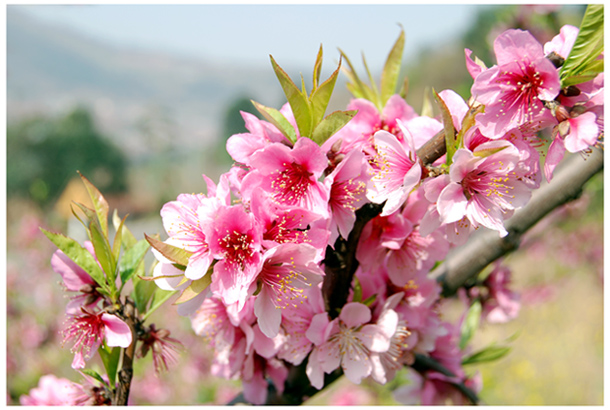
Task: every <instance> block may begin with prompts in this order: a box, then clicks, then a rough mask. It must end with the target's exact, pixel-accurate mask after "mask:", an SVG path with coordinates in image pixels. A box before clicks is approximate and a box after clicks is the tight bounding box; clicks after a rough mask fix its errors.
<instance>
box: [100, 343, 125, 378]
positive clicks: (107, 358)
mask: <svg viewBox="0 0 610 410" xmlns="http://www.w3.org/2000/svg"><path fill="white" fill-rule="evenodd" d="M97 352H98V353H99V354H100V357H101V359H102V363H104V368H105V369H106V374H107V375H108V380H109V381H110V385H111V386H114V385H115V383H116V372H117V369H118V368H119V358H120V357H121V355H120V353H121V348H120V347H119V346H116V347H113V348H112V350H111V351H110V353H109V352H108V351H106V349H105V348H104V346H100V348H99V349H97Z"/></svg>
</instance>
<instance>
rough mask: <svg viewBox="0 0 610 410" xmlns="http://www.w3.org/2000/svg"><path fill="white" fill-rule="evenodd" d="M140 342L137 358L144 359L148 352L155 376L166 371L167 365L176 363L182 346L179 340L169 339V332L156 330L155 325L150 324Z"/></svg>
mask: <svg viewBox="0 0 610 410" xmlns="http://www.w3.org/2000/svg"><path fill="white" fill-rule="evenodd" d="M141 340H142V345H141V346H140V350H139V351H138V357H145V356H146V354H147V353H148V351H149V350H150V352H151V353H152V357H153V364H154V368H155V373H156V374H159V373H161V372H162V371H167V369H168V365H169V364H176V363H178V352H179V351H180V349H182V348H183V346H182V343H180V341H179V340H177V339H174V338H173V337H170V331H169V330H166V329H159V330H157V329H156V327H155V325H154V324H151V325H150V327H149V329H148V330H147V332H146V334H145V336H144V337H143V338H141Z"/></svg>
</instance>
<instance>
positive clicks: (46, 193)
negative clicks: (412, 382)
mask: <svg viewBox="0 0 610 410" xmlns="http://www.w3.org/2000/svg"><path fill="white" fill-rule="evenodd" d="M584 9H585V6H575V7H570V8H563V7H560V6H516V5H512V6H494V7H485V8H483V7H482V8H481V10H480V12H479V14H478V15H477V18H476V23H475V24H473V25H472V29H470V30H469V31H467V32H466V33H464V34H463V35H462V36H460V37H456V38H453V39H450V40H449V41H448V42H447V43H446V44H445V45H443V46H439V47H438V48H430V49H423V50H420V52H419V54H418V56H417V58H414V59H412V60H409V61H404V64H403V69H402V75H403V76H406V77H408V80H409V92H408V95H407V101H408V102H409V104H411V105H412V106H413V107H414V108H415V110H416V111H418V112H420V111H421V107H422V105H423V103H424V98H425V95H426V93H429V92H430V90H431V89H435V90H437V91H440V90H442V89H446V88H451V89H453V90H455V91H456V92H458V93H459V94H461V95H462V96H463V97H465V98H467V97H468V96H469V90H470V86H471V85H472V79H471V77H470V76H469V74H468V72H467V71H466V67H465V63H464V52H463V49H464V48H465V47H466V48H469V49H471V50H473V52H474V55H476V56H478V57H479V58H481V59H482V60H483V61H485V63H486V64H487V66H491V65H493V64H494V63H495V61H494V59H493V51H492V50H493V49H492V45H491V41H492V40H493V38H495V36H496V35H497V34H499V33H500V32H502V31H503V30H505V29H507V28H511V27H513V28H523V29H527V30H530V31H531V32H532V33H533V34H534V35H535V36H536V37H537V38H538V40H539V41H540V42H541V43H544V42H546V41H548V40H550V39H551V38H552V36H553V35H555V34H556V33H557V32H558V30H559V28H560V27H561V26H562V25H563V24H573V25H576V26H578V24H579V22H580V19H581V17H582V14H583V13H584ZM9 21H10V20H9ZM405 29H406V33H407V43H408V42H409V35H408V27H406V28H405ZM9 40H10V35H9ZM393 40H394V39H388V42H387V44H381V45H380V47H385V48H387V49H388V50H389V48H390V46H391V44H392V41H393ZM10 49H11V43H10V41H9V51H10ZM312 57H313V56H312ZM11 58H14V57H11V54H10V53H9V67H10V62H11ZM352 59H353V61H354V59H355V57H352ZM312 61H313V60H312ZM246 69H247V67H246ZM301 69H302V70H308V69H309V67H304V68H301ZM245 72H247V71H245ZM268 72H269V73H271V68H270V67H269V70H268ZM13 73H14V71H13ZM243 73H244V72H242V75H243ZM85 74H86V73H84V74H83V75H85ZM270 75H271V76H272V74H270ZM374 75H375V73H374ZM11 78H14V77H11V71H10V70H9V90H10V87H11ZM79 78H80V77H79ZM376 78H378V75H377V76H376ZM227 81H228V83H230V82H231V80H227ZM235 81H237V80H235ZM272 81H273V82H275V81H276V80H275V78H272ZM344 83H345V80H344V79H343V78H342V76H340V77H339V82H338V83H337V86H336V91H335V95H334V96H333V99H332V100H331V105H330V106H329V109H328V112H330V111H333V110H337V109H343V108H344V107H345V105H346V104H347V103H348V101H349V99H350V96H349V94H348V93H347V92H346V91H345V87H344ZM121 84H122V85H121V87H117V88H118V89H120V88H122V87H127V85H126V84H123V83H121ZM137 86H138V87H140V88H141V87H144V86H145V85H143V83H138V84H137ZM210 87H212V86H209V87H203V86H202V87H200V91H201V90H203V91H201V92H200V93H199V94H195V97H194V98H197V97H201V98H204V97H205V98H210V97H212V98H215V97H216V96H217V95H219V94H220V93H223V92H224V91H223V89H222V87H221V85H220V84H215V87H216V88H215V87H212V88H210ZM210 90H212V91H210ZM273 90H274V91H273V92H271V91H270V92H269V93H268V95H265V96H264V97H261V98H259V96H258V95H257V94H255V93H253V92H250V91H248V90H244V89H242V90H237V91H236V90H233V91H231V92H230V93H229V92H228V91H227V93H229V94H231V95H232V97H231V98H230V100H229V101H225V102H223V103H222V104H220V103H218V102H216V105H219V104H220V108H219V107H216V110H217V111H219V112H220V113H221V114H219V115H216V116H215V118H214V119H213V120H214V121H215V126H214V127H213V129H215V130H216V132H209V133H208V132H207V131H206V130H208V128H206V126H205V125H204V123H203V122H202V123H201V129H199V130H198V132H199V133H198V132H194V131H193V132H190V131H189V130H192V128H189V129H187V127H186V126H185V125H184V121H183V120H182V119H181V118H182V117H180V115H183V113H182V111H184V110H181V107H180V105H179V103H177V104H175V105H166V106H164V105H155V104H153V103H151V102H149V101H140V102H139V103H137V110H135V111H134V113H135V114H134V113H132V112H131V111H130V109H131V108H129V109H127V108H125V109H122V108H121V106H120V105H118V103H115V109H114V110H112V109H107V108H108V104H107V101H106V100H104V104H101V105H100V104H95V103H91V102H86V101H83V102H81V103H79V104H76V105H71V106H66V107H64V109H63V111H60V112H57V111H54V112H48V111H47V112H45V111H39V112H34V113H32V110H17V109H15V107H17V106H18V105H19V104H22V100H20V97H19V96H17V97H18V98H15V99H14V100H12V99H11V98H10V96H11V94H10V93H9V100H8V105H9V107H8V108H9V116H8V126H7V194H8V195H7V222H8V223H7V236H8V239H9V240H8V241H7V248H8V253H7V298H8V305H7V345H8V351H7V353H8V354H7V375H8V377H7V381H8V383H7V403H8V404H17V403H18V402H19V396H21V395H22V394H26V393H27V392H28V391H29V389H31V388H33V387H34V386H36V385H37V383H38V379H39V378H40V376H42V375H44V374H48V373H53V374H55V375H57V376H60V377H66V378H68V379H71V380H73V381H77V382H79V381H80V376H79V375H78V374H77V373H75V372H74V371H73V370H72V369H71V368H70V363H71V361H72V354H71V353H70V352H69V348H68V346H65V347H63V348H61V340H62V337H61V335H60V333H59V332H60V330H61V328H62V323H63V320H64V316H63V315H64V307H65V304H66V303H67V299H66V297H67V296H66V295H65V293H64V292H63V290H62V289H61V286H60V285H58V281H59V276H58V275H57V274H55V273H54V272H53V271H52V270H51V268H50V263H49V261H50V257H51V255H52V253H53V251H54V247H53V245H52V244H51V243H50V242H49V241H48V240H47V239H46V238H44V236H42V235H41V234H40V231H39V230H38V227H39V226H42V227H44V228H45V229H49V230H53V231H62V232H64V233H66V232H67V233H68V234H69V235H70V236H73V237H74V238H76V239H79V236H78V235H81V236H80V239H81V240H82V239H84V238H83V237H82V235H83V234H84V232H81V231H82V227H80V226H78V224H76V226H74V218H73V217H71V215H70V212H69V201H70V200H72V199H74V198H75V197H76V198H78V192H77V191H78V189H79V188H74V189H75V190H76V191H73V190H71V189H72V188H70V189H68V187H69V186H70V183H71V181H73V180H74V178H76V177H77V174H76V170H79V171H81V172H82V173H83V174H84V175H85V176H87V178H89V179H90V180H91V181H92V182H93V183H94V184H95V185H96V186H97V187H98V188H99V189H100V190H101V191H102V192H103V193H104V195H105V196H106V197H107V199H108V201H109V203H110V207H111V209H114V208H116V209H118V211H119V215H120V216H121V217H122V216H124V215H125V214H127V213H129V214H130V216H129V218H128V219H127V223H128V226H129V227H130V229H131V230H132V232H134V234H135V235H136V237H138V238H141V237H142V233H143V232H146V233H148V234H154V233H160V234H161V235H162V236H164V234H165V233H164V231H163V228H162V225H161V219H160V217H159V210H160V209H161V207H162V206H163V204H164V203H165V202H167V201H171V200H174V199H175V198H176V196H177V195H178V194H179V193H181V192H200V191H201V190H204V189H205V188H204V183H203V181H202V179H201V174H202V173H205V174H206V175H208V176H209V177H210V178H212V179H213V180H217V178H218V176H219V175H220V174H221V173H222V172H225V171H226V170H227V169H228V168H229V167H230V165H231V164H232V160H231V158H230V157H229V155H228V154H227V153H226V149H225V143H226V140H227V138H228V137H229V136H231V135H233V134H236V133H242V132H247V130H246V129H245V127H244V125H243V124H244V122H243V119H242V117H241V114H240V111H247V112H250V113H253V114H256V113H255V110H254V109H253V107H252V105H251V103H250V99H254V100H257V101H262V102H264V103H265V105H269V106H274V107H277V108H279V107H281V105H282V104H283V103H284V101H283V100H282V99H281V98H280V97H279V96H280V95H281V93H280V92H279V91H280V90H279V87H277V84H276V85H275V88H273ZM192 92H195V91H192ZM270 99H275V102H272V101H269V100H270ZM58 101H59V99H58ZM18 102H19V104H18ZM185 104H186V102H185ZM100 106H101V107H102V108H104V107H106V108H104V109H102V110H101V111H100ZM110 106H111V107H112V105H110ZM198 109H199V108H198ZM34 111H36V110H34ZM195 111H196V110H195ZM204 111H205V110H200V111H196V112H197V113H198V114H200V115H201V116H203V115H204ZM100 112H101V114H100ZM128 113H130V114H129V115H130V117H129V118H130V119H131V120H130V121H131V122H129V124H128V125H127V126H126V127H124V128H117V127H115V128H112V127H110V125H111V124H112V122H113V120H114V119H115V117H119V115H127V114H128ZM202 121H203V117H202ZM117 129H123V130H125V131H124V132H123V131H116V130H117ZM195 129H196V127H195ZM109 130H114V131H109ZM202 133H208V134H210V135H211V137H209V136H208V137H209V139H210V140H211V142H210V143H209V144H207V145H206V144H204V146H203V147H201V146H198V147H196V148H193V147H192V146H189V145H188V144H185V143H184V141H196V140H197V138H199V136H200V135H201V134H202ZM62 196H63V197H64V198H62ZM66 197H67V199H66ZM62 201H64V202H65V201H67V203H64V202H62ZM62 203H63V205H61V206H60V204H62ZM602 221H603V176H601V175H600V176H598V177H597V178H595V180H594V181H592V182H590V183H589V185H588V187H587V190H586V192H585V194H584V195H583V197H582V198H581V199H580V200H578V201H577V202H575V203H573V204H571V205H568V206H566V207H564V208H562V209H560V210H557V211H556V212H555V213H554V214H553V216H552V217H549V218H547V219H546V220H545V221H543V222H541V223H540V224H539V225H538V226H536V228H535V229H534V230H532V232H530V233H529V234H528V237H527V240H525V241H524V243H523V246H522V250H520V251H519V252H516V253H514V254H511V255H509V256H508V257H507V258H506V261H505V262H506V263H507V264H508V265H509V266H510V267H511V268H512V269H513V283H514V287H515V289H516V290H517V291H519V292H521V294H522V302H523V306H522V310H521V314H520V316H519V318H518V319H517V320H515V321H513V322H511V323H509V324H506V325H493V326H492V325H485V326H483V328H482V329H481V330H480V331H479V332H478V333H477V335H476V337H475V339H474V345H475V346H474V347H475V348H476V347H483V346H486V345H487V344H489V343H491V342H499V343H501V342H503V341H505V340H506V339H508V338H510V337H511V336H514V335H516V337H515V340H514V341H512V342H511V343H510V346H512V351H511V353H510V354H509V355H508V356H506V357H504V358H502V359H501V360H500V361H498V362H495V363H492V364H485V365H479V366H473V368H472V369H470V370H471V371H472V372H474V371H480V372H481V374H482V377H483V385H484V387H483V392H482V393H481V397H482V399H483V400H484V401H485V402H486V403H488V404H602V403H603V315H602V307H603V293H602V289H603V286H602V285H603V270H602V269H603V224H602V223H601V222H602ZM79 229H80V231H79ZM583 301H585V303H583ZM452 303H453V304H452ZM459 303H460V302H457V301H455V302H451V303H449V304H448V305H447V306H446V307H445V310H446V311H447V313H446V314H447V317H451V315H452V312H455V311H459V312H461V311H462V309H463V307H459V306H460V305H459ZM458 307H459V308H458ZM152 321H153V322H154V323H156V324H157V325H158V326H157V327H158V328H159V327H165V328H167V329H170V330H171V332H172V336H174V337H176V338H178V339H180V340H181V341H182V342H183V344H184V345H185V346H186V350H185V351H184V352H183V353H182V356H181V359H180V363H179V364H178V366H177V367H176V368H174V369H173V370H172V371H171V372H170V373H167V374H164V375H162V376H161V377H156V376H154V375H153V372H152V371H151V369H152V361H151V358H150V357H147V358H146V359H143V360H139V361H137V362H136V369H135V371H136V378H135V382H134V384H133V394H132V403H134V404H200V403H218V404H222V403H226V402H228V401H230V400H231V399H232V398H233V396H234V395H235V394H237V393H238V392H239V390H240V386H239V382H236V381H226V380H222V379H216V378H213V377H211V376H210V375H209V366H210V363H211V359H212V358H211V357H210V352H209V349H207V348H206V346H205V342H204V341H203V340H202V339H201V338H198V337H196V336H195V335H194V334H193V332H192V331H191V329H190V324H189V321H188V320H187V319H186V318H178V316H177V314H176V312H175V309H174V307H172V306H167V308H166V309H161V310H160V311H157V312H156V313H155V314H154V316H153V317H152ZM93 366H94V368H95V366H97V367H98V370H99V369H101V368H102V367H101V363H95V362H94V364H93ZM405 371H406V370H405ZM405 371H403V373H404V372H405ZM401 377H402V378H404V374H402V375H401V376H400V377H399V378H397V380H396V381H394V382H392V383H389V384H388V385H386V386H379V385H377V384H375V383H368V382H365V383H363V384H362V385H361V386H353V385H351V384H350V383H349V382H346V381H345V380H340V381H338V382H336V383H335V384H334V385H332V386H331V387H330V388H329V389H327V391H324V392H323V393H322V394H320V395H318V396H316V397H314V398H312V399H311V401H310V403H309V404H363V405H368V404H395V402H394V401H393V400H392V398H391V394H390V393H391V391H392V390H393V389H394V388H396V387H397V386H398V384H399V383H400V382H401V380H403V379H401Z"/></svg>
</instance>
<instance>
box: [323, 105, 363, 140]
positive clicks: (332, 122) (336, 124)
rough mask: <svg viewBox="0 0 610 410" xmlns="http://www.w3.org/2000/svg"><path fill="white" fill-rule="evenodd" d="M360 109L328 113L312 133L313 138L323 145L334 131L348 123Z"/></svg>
mask: <svg viewBox="0 0 610 410" xmlns="http://www.w3.org/2000/svg"><path fill="white" fill-rule="evenodd" d="M357 112H358V111H356V110H352V111H335V112H333V113H331V114H328V116H327V117H326V118H324V119H323V120H322V121H321V122H320V124H318V126H317V127H316V129H315V130H314V131H313V134H312V135H311V139H312V140H313V141H315V142H317V143H318V145H322V144H323V143H324V142H325V141H326V140H327V139H329V138H330V137H331V136H332V135H333V134H334V133H336V132H337V131H339V130H340V129H341V128H343V126H344V125H345V124H347V123H348V122H349V121H350V120H351V119H352V118H354V116H355V115H356V113H357Z"/></svg>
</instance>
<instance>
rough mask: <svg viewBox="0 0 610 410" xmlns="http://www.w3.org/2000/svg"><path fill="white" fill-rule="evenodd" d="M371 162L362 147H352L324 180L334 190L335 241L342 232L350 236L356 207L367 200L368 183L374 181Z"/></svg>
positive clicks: (332, 233) (332, 220)
mask: <svg viewBox="0 0 610 410" xmlns="http://www.w3.org/2000/svg"><path fill="white" fill-rule="evenodd" d="M368 172H369V166H368V163H367V161H366V160H365V158H364V154H363V153H362V152H361V151H351V152H349V153H348V154H347V156H346V157H345V158H344V159H343V160H342V161H341V162H340V163H339V165H338V166H337V167H336V168H335V169H334V170H333V172H332V173H331V174H330V175H329V176H328V177H326V179H325V180H324V183H325V184H326V185H327V186H328V187H329V191H330V200H329V205H330V210H331V221H330V230H331V237H330V238H329V241H328V242H329V243H334V242H335V239H337V237H338V235H341V236H342V237H343V238H347V237H348V235H349V233H350V231H351V230H352V227H353V226H354V222H355V221H356V214H355V211H356V209H358V208H360V206H362V204H363V203H364V202H365V201H366V190H367V185H368V183H369V181H370V176H369V174H368Z"/></svg>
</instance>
